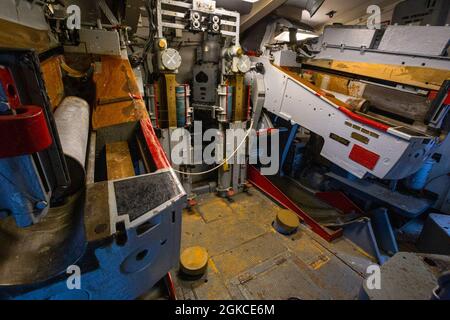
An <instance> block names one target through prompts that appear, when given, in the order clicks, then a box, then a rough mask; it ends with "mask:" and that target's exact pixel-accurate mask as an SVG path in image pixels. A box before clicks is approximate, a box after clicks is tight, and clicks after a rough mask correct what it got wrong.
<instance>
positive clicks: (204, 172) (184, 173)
mask: <svg viewBox="0 0 450 320" xmlns="http://www.w3.org/2000/svg"><path fill="white" fill-rule="evenodd" d="M252 129H253V120H252V122H251V123H250V128H249V129H248V130H247V133H246V134H245V137H244V139H242V141H241V143H240V144H239V145H238V146H237V148H236V150H234V151H233V153H232V154H231V155H230V156H229V157H228V158H227V159H225V160H223V161H222V162H221V163H220V164H219V165H217V166H215V167H214V168H212V169H209V170H206V171H203V172H184V171H179V170H176V169H173V168H172V170H173V171H175V172H177V173H179V174H183V175H187V176H201V175H204V174H207V173H210V172H213V171H216V170H217V169H220V168H221V167H222V166H223V165H224V164H225V163H227V162H228V161H230V160H231V158H233V157H234V156H235V154H236V153H237V152H238V151H239V149H240V148H241V147H242V145H243V144H244V143H245V142H246V141H247V138H248V137H249V135H250V133H251V131H252Z"/></svg>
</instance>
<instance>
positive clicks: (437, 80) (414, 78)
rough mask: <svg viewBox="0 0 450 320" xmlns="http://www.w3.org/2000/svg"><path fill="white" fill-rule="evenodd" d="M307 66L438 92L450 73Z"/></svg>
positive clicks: (327, 63)
mask: <svg viewBox="0 0 450 320" xmlns="http://www.w3.org/2000/svg"><path fill="white" fill-rule="evenodd" d="M308 65H311V66H316V67H321V68H324V69H331V70H335V71H340V72H345V73H349V74H355V75H360V76H366V77H371V78H376V79H381V80H387V81H392V82H395V83H401V84H405V85H410V86H414V87H419V88H423V89H429V90H439V89H440V87H441V86H442V83H443V82H444V81H445V80H447V79H450V71H448V70H438V69H432V68H427V67H409V66H399V65H389V64H376V63H365V62H350V61H336V60H312V59H310V60H308V61H307V62H306V63H305V67H306V68H307V66H308Z"/></svg>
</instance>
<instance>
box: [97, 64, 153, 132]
mask: <svg viewBox="0 0 450 320" xmlns="http://www.w3.org/2000/svg"><path fill="white" fill-rule="evenodd" d="M98 69H99V70H98V72H97V73H96V74H95V75H94V81H95V84H96V101H99V100H112V99H116V98H123V97H126V96H129V95H130V94H131V95H133V96H135V97H136V99H134V100H130V101H124V102H118V103H110V104H104V105H97V106H95V108H94V112H93V115H92V126H93V128H94V130H96V129H99V128H103V127H108V126H112V125H116V124H121V123H126V122H133V121H138V120H141V119H145V118H148V113H147V110H146V107H145V103H144V100H143V99H142V98H139V97H140V95H141V94H140V90H139V87H138V84H137V81H136V77H135V75H134V73H133V69H132V68H131V65H130V62H129V61H128V60H126V59H121V58H120V57H113V56H102V58H101V67H100V68H98Z"/></svg>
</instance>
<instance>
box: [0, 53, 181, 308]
mask: <svg viewBox="0 0 450 320" xmlns="http://www.w3.org/2000/svg"><path fill="white" fill-rule="evenodd" d="M0 69H1V70H3V71H4V70H7V71H8V73H5V72H4V73H2V77H1V80H2V81H1V87H2V89H3V90H2V92H3V93H5V92H6V93H8V92H9V93H10V94H9V95H4V96H3V98H2V109H3V111H2V112H1V113H0V129H1V130H2V139H5V141H13V143H14V145H15V146H22V145H23V148H22V149H19V147H16V148H15V149H14V150H11V149H5V148H4V146H3V145H2V151H1V156H0V194H1V196H0V213H1V214H0V252H1V254H0V299H136V298H138V297H139V296H141V295H143V294H146V293H147V292H149V290H150V289H151V288H152V287H153V286H154V285H155V284H156V283H157V282H159V281H160V280H161V279H163V278H164V277H165V276H166V275H167V273H168V272H169V270H170V269H171V268H173V267H175V266H177V264H178V258H179V250H180V236H181V211H182V209H183V207H184V205H185V202H186V194H185V191H184V189H183V187H182V186H181V184H180V182H179V180H178V178H177V176H176V175H175V173H174V172H173V171H172V169H171V168H170V165H169V163H168V160H167V158H166V157H165V155H164V152H163V150H162V148H161V146H160V144H159V142H158V138H157V137H156V134H155V131H154V130H153V127H152V124H151V122H150V120H149V119H148V118H146V117H145V118H143V119H141V120H137V121H129V122H124V123H120V124H117V125H111V126H106V127H104V128H100V129H98V130H96V131H95V134H91V135H90V134H89V112H90V111H89V105H88V104H87V103H86V102H85V101H84V100H83V99H81V98H78V97H66V98H65V99H64V100H63V102H62V103H61V104H60V106H59V107H58V109H57V111H56V112H55V113H53V112H52V111H51V108H50V102H49V98H48V96H47V93H46V89H45V86H44V83H43V80H42V76H41V72H40V61H39V58H38V56H37V55H36V53H34V51H29V50H2V51H1V52H0ZM87 83H88V84H89V82H87ZM183 96H184V92H183ZM16 98H18V99H17V101H19V102H20V103H18V102H17V101H16ZM21 105H25V106H28V105H32V106H36V107H34V108H35V109H36V110H38V111H37V113H36V115H35V114H32V115H30V116H26V117H24V116H23V113H22V112H21V111H20V110H21V108H23V107H21ZM35 109H33V108H32V109H31V110H35ZM39 115H43V116H42V118H37V117H38V116H39ZM30 118H31V119H32V120H33V119H34V120H33V121H34V122H33V123H31V124H30V122H29V121H30ZM36 119H42V121H41V122H39V123H38V125H39V127H37V125H36V126H35V125H34V123H35V122H36ZM11 122H13V123H14V126H15V127H16V128H18V129H17V130H12V129H11V126H9V127H8V125H9V123H11ZM5 126H6V127H7V128H9V129H8V130H6V131H5V130H3V129H5ZM24 128H25V129H24ZM21 130H23V131H21ZM27 130H28V131H32V130H35V131H34V132H36V133H35V134H33V135H32V136H30V135H28V131H27ZM3 134H4V135H3ZM89 136H90V137H89ZM47 138H48V139H49V142H50V145H42V144H37V143H34V141H42V140H43V139H44V140H45V139H47ZM45 141H47V140H45ZM114 143H125V144H126V145H128V146H129V149H130V150H131V151H130V154H131V156H132V158H133V161H131V160H130V163H131V168H132V169H133V170H134V172H133V173H132V174H131V176H129V177H125V178H110V179H107V177H106V159H105V149H106V147H107V145H111V144H114ZM88 150H89V151H88ZM8 152H13V153H16V154H8ZM85 163H87V165H85ZM133 163H134V166H133Z"/></svg>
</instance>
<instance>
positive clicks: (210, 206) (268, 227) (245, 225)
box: [172, 189, 375, 300]
mask: <svg viewBox="0 0 450 320" xmlns="http://www.w3.org/2000/svg"><path fill="white" fill-rule="evenodd" d="M233 200H234V201H233V202H229V201H227V200H226V199H222V198H218V197H217V196H215V195H212V194H209V195H204V196H201V197H200V198H199V199H198V205H197V206H196V207H194V208H193V209H191V210H185V211H184V212H183V229H182V241H181V248H182V250H183V249H184V248H186V247H190V246H196V245H199V246H203V247H205V248H206V249H207V250H208V253H209V256H210V260H209V263H208V271H207V273H206V274H205V275H204V276H203V277H202V278H200V279H198V280H195V281H188V280H183V279H182V278H180V277H179V276H178V274H177V271H173V272H172V274H173V278H174V281H175V286H176V289H177V294H178V298H179V299H190V300H196V299H201V300H203V299H209V300H215V299H262V300H265V299H275V300H278V299H282V300H285V299H356V298H357V296H358V293H359V290H360V288H361V286H362V281H363V278H364V276H365V271H366V269H367V266H368V265H370V264H372V263H374V262H375V260H374V259H373V258H372V257H370V256H369V255H367V254H366V253H365V252H363V251H362V250H361V249H359V248H358V247H357V246H356V245H354V244H353V243H351V242H350V241H349V240H347V239H345V238H340V239H338V240H336V241H334V242H333V243H328V242H326V241H325V240H323V239H322V238H320V237H319V236H317V235H316V234H314V233H312V232H311V231H310V230H309V229H308V228H307V227H306V226H301V229H300V230H299V232H297V233H296V234H295V235H293V236H283V235H281V234H278V233H277V232H276V231H275V230H274V229H273V228H272V221H273V220H274V218H275V216H276V213H277V211H278V210H280V207H279V206H278V205H277V204H276V203H274V202H272V201H271V200H270V199H269V198H267V197H266V196H265V195H263V194H262V193H261V192H259V191H258V190H256V189H251V190H250V192H249V193H242V194H238V195H236V196H235V197H233Z"/></svg>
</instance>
